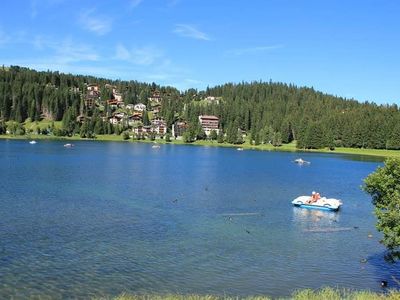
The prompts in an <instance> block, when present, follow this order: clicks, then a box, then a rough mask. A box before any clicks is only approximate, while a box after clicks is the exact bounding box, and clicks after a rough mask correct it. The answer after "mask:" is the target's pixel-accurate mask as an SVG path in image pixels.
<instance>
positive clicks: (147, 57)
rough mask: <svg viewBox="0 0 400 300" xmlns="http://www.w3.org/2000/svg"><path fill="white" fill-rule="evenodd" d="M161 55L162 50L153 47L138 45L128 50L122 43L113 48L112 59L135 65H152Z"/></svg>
mask: <svg viewBox="0 0 400 300" xmlns="http://www.w3.org/2000/svg"><path fill="white" fill-rule="evenodd" d="M162 57H163V53H162V51H160V50H159V49H156V48H154V47H149V46H146V47H140V48H137V47H136V48H132V49H130V50H128V49H127V48H126V47H125V46H124V45H122V44H118V45H117V46H116V49H115V56H114V59H116V60H123V61H127V62H129V63H133V64H135V65H147V66H148V65H152V64H154V63H155V62H156V61H157V60H159V59H160V58H162Z"/></svg>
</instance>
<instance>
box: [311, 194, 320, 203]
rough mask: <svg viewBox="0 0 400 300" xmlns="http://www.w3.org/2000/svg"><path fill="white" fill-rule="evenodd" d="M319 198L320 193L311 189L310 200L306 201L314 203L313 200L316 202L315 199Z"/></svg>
mask: <svg viewBox="0 0 400 300" xmlns="http://www.w3.org/2000/svg"><path fill="white" fill-rule="evenodd" d="M320 198H321V195H320V194H319V193H317V192H315V191H313V192H312V193H311V197H310V200H308V203H314V202H317V201H318V199H320Z"/></svg>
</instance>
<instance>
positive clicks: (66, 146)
mask: <svg viewBox="0 0 400 300" xmlns="http://www.w3.org/2000/svg"><path fill="white" fill-rule="evenodd" d="M64 147H65V148H71V147H74V144H69V143H68V144H65V145H64Z"/></svg>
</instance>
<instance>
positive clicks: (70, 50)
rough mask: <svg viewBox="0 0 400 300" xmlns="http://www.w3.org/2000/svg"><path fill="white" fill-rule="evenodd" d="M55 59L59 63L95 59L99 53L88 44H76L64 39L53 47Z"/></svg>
mask: <svg viewBox="0 0 400 300" xmlns="http://www.w3.org/2000/svg"><path fill="white" fill-rule="evenodd" d="M54 49H55V52H56V53H55V59H56V60H57V61H58V62H59V63H66V64H67V63H71V62H79V61H97V60H98V59H99V55H98V54H97V53H96V52H95V51H94V50H93V49H92V48H91V47H90V46H88V45H85V44H77V43H74V42H72V41H71V40H68V39H67V40H64V41H63V42H62V43H61V44H60V45H59V46H56V47H55V48H54Z"/></svg>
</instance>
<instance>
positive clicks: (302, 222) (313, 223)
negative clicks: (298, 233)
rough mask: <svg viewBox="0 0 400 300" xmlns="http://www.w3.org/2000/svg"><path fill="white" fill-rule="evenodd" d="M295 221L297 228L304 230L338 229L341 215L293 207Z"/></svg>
mask: <svg viewBox="0 0 400 300" xmlns="http://www.w3.org/2000/svg"><path fill="white" fill-rule="evenodd" d="M293 221H294V224H295V225H296V226H297V227H299V228H302V229H303V230H304V229H317V228H325V227H332V226H334V227H336V228H338V227H339V226H338V222H339V221H340V214H339V213H338V212H333V211H323V210H316V209H307V208H300V207H293Z"/></svg>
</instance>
